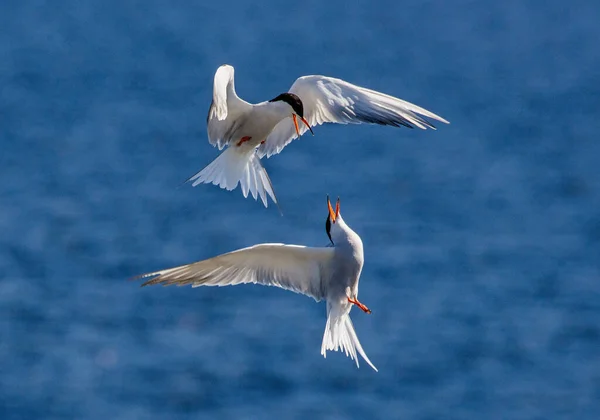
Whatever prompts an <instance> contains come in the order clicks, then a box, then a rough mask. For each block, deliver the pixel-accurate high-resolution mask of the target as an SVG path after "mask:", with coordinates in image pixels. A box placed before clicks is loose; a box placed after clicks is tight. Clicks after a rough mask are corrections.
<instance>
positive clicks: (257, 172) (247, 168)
mask: <svg viewBox="0 0 600 420" xmlns="http://www.w3.org/2000/svg"><path fill="white" fill-rule="evenodd" d="M186 182H192V186H194V187H195V186H196V185H199V184H214V185H217V186H219V187H221V188H224V189H226V190H229V191H231V190H234V189H235V188H236V187H237V186H238V184H240V186H241V189H242V194H243V195H244V197H248V193H251V194H252V197H254V199H255V200H257V199H258V197H259V196H260V199H261V200H262V202H263V204H264V205H265V207H268V200H267V195H268V196H269V197H271V199H272V200H273V202H274V203H275V204H277V198H276V197H275V191H273V185H272V184H271V180H270V179H269V175H267V171H266V170H265V168H264V166H263V165H262V163H261V161H260V158H259V157H258V156H257V155H256V153H255V151H254V150H239V149H237V148H233V147H228V148H227V149H225V151H224V152H223V153H221V154H220V155H219V156H218V157H217V158H216V159H215V160H213V161H212V162H211V163H210V164H209V165H208V166H207V167H206V168H204V169H202V170H201V171H200V172H198V173H197V174H196V175H194V176H192V177H191V178H189V179H188V180H187V181H186Z"/></svg>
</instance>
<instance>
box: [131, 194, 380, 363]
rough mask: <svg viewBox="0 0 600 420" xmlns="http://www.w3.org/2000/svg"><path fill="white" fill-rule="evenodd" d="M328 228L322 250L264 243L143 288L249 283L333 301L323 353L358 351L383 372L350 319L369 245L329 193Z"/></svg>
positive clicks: (173, 272)
mask: <svg viewBox="0 0 600 420" xmlns="http://www.w3.org/2000/svg"><path fill="white" fill-rule="evenodd" d="M327 208H328V214H327V220H326V223H325V229H326V231H327V236H328V237H329V240H330V241H331V245H329V246H327V247H322V248H314V247H305V246H300V245H285V244H276V243H273V244H260V245H254V246H251V247H249V248H243V249H239V250H237V251H233V252H229V253H227V254H222V255H219V256H217V257H213V258H210V259H207V260H204V261H200V262H196V263H192V264H188V265H182V266H180V267H175V268H169V269H166V270H160V271H155V272H152V273H147V274H142V275H140V276H137V277H135V278H136V279H140V278H151V279H150V280H147V281H146V282H145V283H143V284H142V286H148V285H155V284H162V285H165V286H168V285H173V284H174V285H177V286H185V285H191V286H192V287H199V286H230V285H237V284H243V283H254V284H262V285H265V286H277V287H280V288H282V289H286V290H290V291H292V292H296V293H302V294H304V295H307V296H310V297H312V298H313V299H315V300H316V301H317V302H318V301H320V300H325V301H326V302H327V324H326V326H325V333H324V334H323V343H322V345H321V354H322V355H323V356H324V357H326V352H327V350H332V351H338V350H339V351H343V352H345V353H346V356H350V358H351V359H353V360H355V361H356V365H357V366H358V358H357V352H358V354H360V355H361V356H362V358H363V359H364V360H365V361H366V362H367V363H368V364H369V366H371V367H372V368H373V369H375V370H376V371H377V368H376V367H375V365H373V363H371V361H370V360H369V358H368V357H367V355H366V354H365V352H364V350H363V348H362V346H361V345H360V342H359V341H358V337H357V336H356V333H355V332H354V327H353V325H352V321H351V320H350V310H351V309H352V306H353V305H356V306H358V307H359V308H360V309H362V310H363V311H364V312H366V313H371V310H370V309H369V308H367V307H366V306H365V305H364V304H362V303H361V302H359V301H358V281H359V278H360V273H361V271H362V267H363V263H364V254H363V244H362V241H361V239H360V236H358V235H357V234H356V232H354V231H353V230H352V229H351V228H350V227H349V226H348V225H347V224H346V223H345V222H344V219H342V215H341V213H340V200H339V198H338V201H337V204H336V208H335V210H334V209H333V207H332V206H331V202H330V201H329V197H327Z"/></svg>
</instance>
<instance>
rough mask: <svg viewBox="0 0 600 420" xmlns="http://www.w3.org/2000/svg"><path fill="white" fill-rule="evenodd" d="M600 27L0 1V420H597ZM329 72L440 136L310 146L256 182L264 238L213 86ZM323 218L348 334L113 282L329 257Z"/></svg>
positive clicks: (446, 9) (205, 298)
mask: <svg viewBox="0 0 600 420" xmlns="http://www.w3.org/2000/svg"><path fill="white" fill-rule="evenodd" d="M599 17H600V6H599V5H598V2H594V1H590V0H575V1H569V2H565V1H559V0H547V1H545V2H539V1H516V0H508V1H502V2H499V1H489V0H488V1H467V0H457V1H452V2H450V1H441V0H440V1H414V2H413V1H411V2H409V1H397V0H389V1H377V2H370V1H362V0H360V1H350V2H348V1H341V0H332V1H317V0H307V1H304V2H279V1H274V0H272V1H261V2H241V1H237V2H236V1H234V2H230V1H218V2H208V1H206V2H204V1H163V0H145V1H116V0H104V1H91V0H64V1H60V2H58V1H41V0H39V1H34V0H29V1H16V0H6V1H4V2H3V3H2V7H1V12H0V142H1V143H0V146H1V149H0V181H1V182H0V417H1V418H3V419H20V418H23V419H26V418H31V419H42V418H44V419H51V418H89V419H104V418H111V419H138V418H183V419H186V418H190V419H191V418H211V419H221V418H222V419H228V418H249V419H268V418H278V419H308V418H323V419H337V418H361V419H375V418H382V419H597V418H600V259H599V257H600V210H599V209H600V168H599V166H598V165H599V163H598V161H599V159H600V141H599V138H598V132H599V129H600V123H599V119H600V114H599V113H600V47H598V40H599V39H600V25H599V24H598V19H599ZM223 63H230V64H232V65H234V66H235V67H236V85H237V90H238V93H239V94H240V96H241V97H243V98H245V99H247V100H249V101H251V102H259V101H262V100H266V99H270V98H272V97H274V96H276V95H277V94H279V93H281V92H284V91H286V90H287V89H288V87H289V86H290V85H291V83H292V82H293V81H294V80H295V78H296V77H298V76H301V75H304V74H325V75H330V76H335V77H340V78H343V79H345V80H348V81H350V82H354V83H357V84H360V85H363V86H367V87H370V88H373V89H378V90H382V91H385V92H387V93H390V94H393V95H397V96H399V97H402V98H404V99H406V100H409V101H411V102H414V103H416V104H419V105H421V106H423V107H426V108H427V109H430V110H432V111H433V112H436V113H438V114H440V115H442V116H443V117H445V118H447V119H448V120H450V121H451V123H452V124H451V125H449V126H440V127H439V130H438V131H421V130H408V129H395V128H389V127H369V126H360V127H358V126H347V127H342V126H321V127H317V128H316V129H315V134H316V135H315V137H303V138H302V140H300V141H296V142H294V143H293V144H292V145H290V146H289V147H288V148H286V149H285V151H284V153H282V154H281V155H278V156H276V157H274V158H271V159H269V160H267V161H265V165H266V167H267V170H268V171H269V173H270V176H271V178H272V180H273V183H274V187H275V190H276V192H277V194H278V197H279V199H280V201H281V206H282V210H283V213H284V216H283V217H281V216H280V215H279V214H278V212H277V210H276V209H275V208H273V207H270V208H269V209H265V208H263V207H262V205H261V204H259V203H257V202H255V201H253V200H250V199H246V200H245V199H243V197H242V196H241V193H240V191H239V190H236V191H234V192H226V191H224V190H220V189H218V188H216V187H214V186H206V185H204V186H200V187H197V188H191V187H190V186H189V185H188V186H184V187H182V188H180V189H177V186H178V185H179V184H180V183H181V182H182V181H183V180H185V179H186V178H187V177H188V176H190V175H192V174H193V173H195V172H196V171H197V170H199V169H201V168H202V167H203V166H204V165H206V164H207V163H209V162H210V161H211V160H212V159H213V158H214V157H216V156H217V150H216V149H213V148H212V147H211V146H210V145H209V144H208V142H207V138H206V124H205V117H206V113H207V110H208V106H209V105H210V99H211V94H212V77H213V74H214V71H215V70H216V68H217V67H218V66H219V65H220V64H223ZM327 193H329V194H331V195H332V196H334V197H335V196H338V195H339V196H340V197H341V199H342V211H343V213H344V218H345V220H346V221H347V222H348V223H349V224H350V225H351V226H352V227H353V228H354V229H355V230H356V231H357V232H358V233H359V234H360V235H361V236H362V238H363V241H364V246H365V258H366V264H365V267H364V271H363V275H362V279H361V283H360V299H361V301H363V302H364V303H365V304H367V305H368V306H369V307H370V308H372V309H373V314H372V315H370V316H367V315H365V314H363V313H362V312H360V311H357V310H354V311H353V312H352V318H353V320H354V324H355V327H356V330H357V334H358V336H359V338H360V340H361V342H362V344H363V346H364V348H365V350H366V352H367V354H368V355H369V356H370V358H371V360H372V361H373V362H374V363H375V364H376V365H377V366H378V368H379V370H380V372H379V373H375V372H374V371H372V370H371V369H370V368H369V367H368V366H366V365H365V364H364V363H363V364H362V365H361V368H360V369H357V368H356V367H355V366H354V364H353V362H352V361H350V360H349V359H347V358H346V357H344V356H343V355H340V354H339V353H330V354H329V355H328V357H327V359H323V358H322V357H321V356H320V354H319V350H320V345H321V338H322V334H323V330H324V326H325V305H324V304H322V303H321V304H316V303H315V302H314V301H312V300H311V299H309V298H306V297H303V296H300V295H295V294H292V293H289V292H285V291H281V290H278V289H274V288H264V287H262V288H261V287H258V286H251V285H248V286H239V287H231V288H206V289H191V288H158V287H157V288H144V289H140V288H139V284H137V283H132V282H128V281H127V278H128V277H130V276H132V275H135V274H138V273H141V272H145V271H149V270H155V269H160V268H165V267H170V266H174V265H179V264H183V263H187V262H191V261H196V260H199V259H203V258H208V257H210V256H213V255H216V254H219V253H222V252H226V251H230V250H233V249H236V248H240V247H245V246H249V245H252V244H255V243H260V242H285V243H296V244H305V245H314V246H321V245H324V244H326V243H327V237H326V235H325V232H324V222H325V216H326V209H325V195H326V194H327Z"/></svg>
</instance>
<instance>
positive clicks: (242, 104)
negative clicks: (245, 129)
mask: <svg viewBox="0 0 600 420" xmlns="http://www.w3.org/2000/svg"><path fill="white" fill-rule="evenodd" d="M251 109H252V105H251V104H249V103H248V102H246V101H244V100H242V99H240V98H239V97H238V96H237V93H235V83H234V70H233V67H232V66H230V65H228V64H224V65H222V66H221V67H219V68H218V69H217V72H216V73H215V80H214V85H213V99H212V103H211V104H210V109H209V110H208V117H207V118H206V125H207V129H208V140H209V141H210V144H212V145H213V146H218V147H219V150H221V149H223V147H225V146H226V145H227V144H228V143H229V141H230V140H231V135H232V134H233V132H234V131H235V127H236V126H237V125H238V124H240V123H241V121H242V120H243V116H244V114H245V113H247V112H249V111H250V110H251Z"/></svg>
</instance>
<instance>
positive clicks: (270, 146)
mask: <svg viewBox="0 0 600 420" xmlns="http://www.w3.org/2000/svg"><path fill="white" fill-rule="evenodd" d="M290 92H291V93H295V94H296V95H298V96H299V97H300V99H301V100H302V103H303V105H304V117H305V118H306V119H307V121H308V122H309V124H310V125H311V126H315V125H321V124H324V123H337V124H379V125H391V126H395V127H400V126H404V127H408V128H414V127H418V128H421V129H423V130H425V129H427V128H431V129H435V127H434V125H433V124H432V123H430V122H429V121H427V119H430V120H437V121H440V122H443V123H446V124H448V121H446V120H445V119H443V118H442V117H440V116H438V115H436V114H434V113H432V112H430V111H427V110H426V109H424V108H421V107H419V106H417V105H414V104H411V103H410V102H407V101H404V100H402V99H398V98H395V97H393V96H390V95H386V94H385V93H381V92H377V91H374V90H371V89H367V88H363V87H360V86H356V85H353V84H351V83H348V82H345V81H343V80H341V79H335V78H332V77H326V76H303V77H300V78H298V79H297V80H296V81H295V82H294V84H293V85H292V87H291V88H290ZM424 117H425V118H427V119H425V118H424ZM299 129H300V135H302V134H304V133H305V132H306V131H307V130H308V129H307V128H306V126H303V125H302V126H301V127H299ZM296 138H298V135H297V134H296V130H295V128H294V124H293V123H292V121H291V118H286V119H284V120H282V121H281V122H280V123H279V124H277V126H275V128H274V129H273V131H272V132H271V134H270V135H269V136H268V137H267V140H266V141H265V143H264V144H262V145H261V146H260V147H259V149H258V154H259V156H260V157H261V158H262V157H264V156H267V157H270V156H272V155H274V154H277V153H279V152H281V150H282V149H283V148H284V147H285V146H287V145H288V144H289V143H290V142H291V141H292V140H294V139H296Z"/></svg>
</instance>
